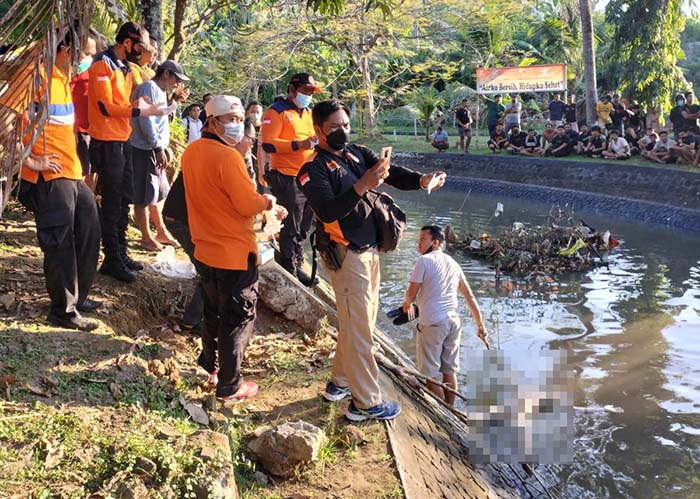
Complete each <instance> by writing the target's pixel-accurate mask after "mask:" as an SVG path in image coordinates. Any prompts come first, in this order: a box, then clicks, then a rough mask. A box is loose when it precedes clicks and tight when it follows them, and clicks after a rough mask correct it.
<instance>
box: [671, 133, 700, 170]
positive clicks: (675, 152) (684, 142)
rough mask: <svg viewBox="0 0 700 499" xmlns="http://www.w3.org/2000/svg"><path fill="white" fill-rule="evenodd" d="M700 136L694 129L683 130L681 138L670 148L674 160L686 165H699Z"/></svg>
mask: <svg viewBox="0 0 700 499" xmlns="http://www.w3.org/2000/svg"><path fill="white" fill-rule="evenodd" d="M699 144H700V137H699V136H698V135H697V134H696V133H695V129H694V130H693V131H690V130H681V132H680V140H679V141H678V142H677V143H676V144H674V145H672V146H671V147H670V148H669V152H670V153H671V156H672V160H675V161H676V162H677V163H680V164H685V165H690V164H693V165H697V163H696V160H697V151H698V145H699Z"/></svg>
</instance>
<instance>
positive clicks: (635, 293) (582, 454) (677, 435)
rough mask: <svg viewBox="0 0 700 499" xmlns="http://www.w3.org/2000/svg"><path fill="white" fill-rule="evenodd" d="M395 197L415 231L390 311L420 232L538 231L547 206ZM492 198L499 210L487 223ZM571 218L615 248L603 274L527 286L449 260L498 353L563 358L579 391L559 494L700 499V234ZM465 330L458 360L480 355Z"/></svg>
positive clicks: (448, 195)
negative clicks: (515, 227)
mask: <svg viewBox="0 0 700 499" xmlns="http://www.w3.org/2000/svg"><path fill="white" fill-rule="evenodd" d="M391 193H392V195H394V197H395V198H396V199H397V200H398V201H399V203H400V204H401V206H402V208H404V209H405V211H406V212H407V213H408V216H409V222H410V226H409V230H408V233H407V235H406V239H405V241H404V242H403V243H402V248H401V251H399V252H397V253H392V254H389V255H385V256H384V257H383V261H382V288H381V295H382V297H381V303H382V307H384V308H385V309H386V310H388V309H390V308H391V307H393V306H396V305H398V304H399V303H400V302H401V300H402V297H403V292H404V291H405V287H406V282H407V279H408V274H409V272H410V270H411V269H412V267H413V263H414V262H415V258H416V257H417V256H418V253H417V250H416V249H415V245H416V238H417V233H418V231H419V229H420V227H421V226H422V225H424V224H426V223H438V224H441V225H444V224H446V223H451V224H452V225H453V226H455V227H456V228H458V232H462V231H463V230H464V229H469V230H470V231H473V232H476V231H483V230H486V231H494V230H497V229H498V228H499V227H505V226H508V225H510V224H512V223H513V222H514V221H524V222H530V223H533V224H541V223H544V222H545V221H546V218H547V214H548V212H549V209H550V206H549V205H543V204H539V203H535V202H523V201H519V200H513V199H503V198H496V197H491V196H484V195H478V194H475V193H472V194H470V196H469V197H468V198H467V200H466V202H464V193H459V192H449V191H447V192H441V193H439V194H434V195H431V196H428V195H427V194H425V193H419V194H417V195H416V194H415V193H401V192H398V191H392V192H391ZM499 201H500V202H503V204H504V205H505V211H504V213H503V215H502V216H500V217H498V218H496V219H492V215H493V210H494V208H495V206H496V203H497V202H499ZM463 202H464V205H465V206H464V209H463V211H462V212H460V211H458V210H457V208H459V206H460V205H462V203H463ZM578 215H579V216H580V217H582V218H583V219H585V221H586V223H588V224H589V225H592V226H594V227H599V228H609V229H610V230H611V231H612V232H613V233H614V234H615V235H616V237H618V238H619V239H621V240H622V243H623V244H622V246H621V247H619V248H618V249H617V251H616V252H615V253H613V254H612V255H611V258H610V260H609V265H608V266H607V267H600V268H597V269H594V270H592V271H590V272H587V273H585V274H581V275H569V276H563V277H561V278H560V279H558V280H557V282H542V283H539V284H532V283H524V282H522V281H514V280H511V279H509V278H507V277H505V278H501V279H500V280H499V281H497V280H496V279H495V276H494V271H493V269H491V268H489V267H488V265H486V264H485V263H483V262H480V261H476V260H472V259H470V258H468V257H466V256H465V255H463V254H460V253H458V252H457V253H453V256H454V257H455V258H456V259H457V261H458V262H460V264H461V265H462V268H463V269H464V270H465V273H466V275H467V278H468V280H469V282H470V284H471V286H472V288H473V290H474V292H475V293H476V295H477V298H478V300H479V303H480V305H481V307H482V311H483V313H484V316H485V319H486V321H487V327H488V328H489V329H490V331H492V333H493V335H494V336H493V342H494V343H498V344H499V345H500V348H502V349H503V350H504V351H505V352H507V353H508V354H509V355H513V356H526V355H528V352H533V351H535V350H539V349H548V348H565V349H567V350H568V354H569V359H570V361H571V363H572V364H573V365H574V366H575V370H576V375H577V379H578V384H577V392H576V397H575V405H576V406H577V411H576V416H575V420H576V434H577V439H576V443H575V452H576V455H575V459H574V463H573V464H571V465H567V466H563V467H562V468H561V472H560V477H561V479H562V483H563V490H564V492H565V494H566V496H568V497H661V496H664V497H665V496H667V495H668V496H673V497H700V479H699V478H698V476H700V473H699V471H698V470H700V262H699V261H698V256H699V255H700V236H698V235H693V234H688V233H682V232H678V231H674V230H667V229H664V228H660V227H656V226H647V225H644V224H637V223H631V222H627V221H624V220H619V219H603V218H601V217H600V216H595V215H591V214H587V213H579V214H578ZM460 229H461V230H460ZM461 306H462V307H463V309H462V310H461V311H460V312H461V315H462V317H463V318H464V319H467V318H469V313H468V311H467V310H466V307H465V306H464V304H461ZM381 315H382V314H380V316H381ZM380 325H381V327H382V328H383V329H384V330H386V331H388V332H389V333H390V334H391V335H392V336H393V337H394V338H395V339H397V340H398V341H399V342H400V343H401V344H402V345H403V346H404V348H405V349H406V351H408V352H413V351H414V332H413V330H412V329H411V328H408V327H396V326H393V324H391V323H390V322H388V321H386V320H385V319H384V318H382V317H380ZM464 331H465V334H464V341H463V344H462V347H461V349H462V354H463V358H465V357H466V355H467V353H468V352H470V351H473V350H475V349H478V348H481V345H480V342H479V341H478V340H477V338H476V336H475V334H474V327H473V324H472V323H471V322H470V320H465V321H464ZM461 382H463V383H465V382H467V380H466V379H463V380H461Z"/></svg>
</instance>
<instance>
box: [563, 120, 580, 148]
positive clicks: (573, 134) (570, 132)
mask: <svg viewBox="0 0 700 499" xmlns="http://www.w3.org/2000/svg"><path fill="white" fill-rule="evenodd" d="M564 133H565V134H566V136H567V137H569V141H570V142H571V147H572V149H573V148H574V146H575V145H576V144H578V132H577V131H576V130H574V129H573V128H572V127H571V123H565V124H564Z"/></svg>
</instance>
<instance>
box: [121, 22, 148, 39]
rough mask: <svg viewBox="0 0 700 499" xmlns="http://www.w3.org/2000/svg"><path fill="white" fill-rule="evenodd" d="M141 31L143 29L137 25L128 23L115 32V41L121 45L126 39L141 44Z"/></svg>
mask: <svg viewBox="0 0 700 499" xmlns="http://www.w3.org/2000/svg"><path fill="white" fill-rule="evenodd" d="M143 31H144V29H143V28H142V27H141V25H140V24H139V23H135V22H132V21H129V22H128V23H124V24H122V25H121V27H120V28H119V31H117V37H116V40H117V42H119V43H121V42H123V41H124V40H126V39H127V38H131V39H132V40H134V42H135V43H143V41H144V40H143V38H144V37H143Z"/></svg>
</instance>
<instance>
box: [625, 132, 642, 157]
mask: <svg viewBox="0 0 700 499" xmlns="http://www.w3.org/2000/svg"><path fill="white" fill-rule="evenodd" d="M625 140H626V141H627V143H628V144H629V146H630V154H632V156H638V155H639V152H640V151H641V148H640V146H639V136H638V135H637V132H636V130H635V129H634V127H633V126H632V125H630V126H628V127H627V129H626V131H625Z"/></svg>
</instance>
